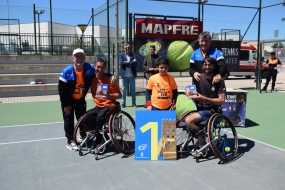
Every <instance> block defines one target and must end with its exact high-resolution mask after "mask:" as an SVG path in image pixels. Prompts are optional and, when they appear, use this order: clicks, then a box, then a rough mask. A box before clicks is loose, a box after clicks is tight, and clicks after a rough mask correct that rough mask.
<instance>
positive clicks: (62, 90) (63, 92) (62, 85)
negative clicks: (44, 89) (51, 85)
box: [58, 80, 70, 107]
mask: <svg viewBox="0 0 285 190" xmlns="http://www.w3.org/2000/svg"><path fill="white" fill-rule="evenodd" d="M58 94H59V98H60V101H61V103H62V105H63V106H64V107H67V106H70V102H69V98H68V90H67V82H64V81H62V80H59V81H58Z"/></svg>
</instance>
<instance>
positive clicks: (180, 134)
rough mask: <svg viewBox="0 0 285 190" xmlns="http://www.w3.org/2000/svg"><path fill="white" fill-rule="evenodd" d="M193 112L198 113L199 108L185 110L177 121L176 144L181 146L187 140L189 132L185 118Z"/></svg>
mask: <svg viewBox="0 0 285 190" xmlns="http://www.w3.org/2000/svg"><path fill="white" fill-rule="evenodd" d="M193 113H197V110H193V111H187V112H185V113H184V114H183V115H182V116H180V118H179V119H178V120H177V121H176V145H178V146H181V145H182V144H183V143H184V142H185V140H187V138H188V135H189V134H188V133H187V130H186V128H187V126H186V122H185V119H186V118H187V117H188V116H189V115H191V114H193Z"/></svg>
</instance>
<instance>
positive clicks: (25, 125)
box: [0, 122, 63, 129]
mask: <svg viewBox="0 0 285 190" xmlns="http://www.w3.org/2000/svg"><path fill="white" fill-rule="evenodd" d="M59 123H63V122H53V123H37V124H26V125H11V126H0V129H1V128H8V127H27V126H35V125H50V124H59Z"/></svg>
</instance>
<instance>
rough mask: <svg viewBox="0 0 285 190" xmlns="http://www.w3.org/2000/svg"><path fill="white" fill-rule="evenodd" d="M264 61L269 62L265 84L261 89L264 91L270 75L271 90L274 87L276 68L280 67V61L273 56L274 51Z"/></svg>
mask: <svg viewBox="0 0 285 190" xmlns="http://www.w3.org/2000/svg"><path fill="white" fill-rule="evenodd" d="M266 63H268V64H269V65H268V74H267V77H266V83H265V86H264V87H263V88H262V90H264V91H266V89H267V86H268V83H269V81H270V79H271V77H272V84H271V91H273V90H274V87H275V81H276V77H277V68H279V67H281V62H280V60H279V59H278V58H277V57H275V52H272V53H271V58H269V59H267V61H266ZM264 64H265V63H264Z"/></svg>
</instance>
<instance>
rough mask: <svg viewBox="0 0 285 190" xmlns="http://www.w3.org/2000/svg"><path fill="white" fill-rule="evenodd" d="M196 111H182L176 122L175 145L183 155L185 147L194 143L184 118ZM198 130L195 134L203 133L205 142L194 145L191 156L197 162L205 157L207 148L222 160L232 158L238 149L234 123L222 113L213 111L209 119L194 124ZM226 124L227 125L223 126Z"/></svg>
mask: <svg viewBox="0 0 285 190" xmlns="http://www.w3.org/2000/svg"><path fill="white" fill-rule="evenodd" d="M196 112H197V111H196V110H194V111H187V112H186V113H184V114H183V115H182V116H181V117H180V118H179V119H178V120H177V122H176V131H177V135H176V139H177V146H179V147H180V149H179V151H178V152H179V153H180V156H181V157H184V156H183V153H184V152H185V151H183V150H184V149H185V147H186V146H187V147H188V152H189V144H190V142H192V144H193V145H194V138H195V137H194V135H193V134H192V133H191V131H190V130H189V129H188V128H187V126H186V123H185V118H186V117H187V116H189V115H191V114H193V113H196ZM196 125H197V126H198V127H199V128H200V131H199V132H198V133H196V134H204V135H206V137H205V142H206V144H205V145H204V146H203V147H201V148H200V147H199V148H198V147H194V149H193V151H192V156H193V158H194V159H196V162H199V159H200V158H205V157H206V156H207V154H208V151H209V149H211V150H212V152H213V153H214V155H215V156H216V157H217V158H219V159H220V160H221V161H223V162H228V161H230V160H232V159H233V158H234V157H235V156H236V154H237V151H238V136H237V132H236V130H235V127H234V125H233V124H232V122H231V121H230V119H229V118H228V117H226V116H225V115H223V114H220V113H215V114H213V115H212V116H211V117H210V119H209V120H207V121H203V122H200V123H197V124H196ZM225 125H227V126H225Z"/></svg>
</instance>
